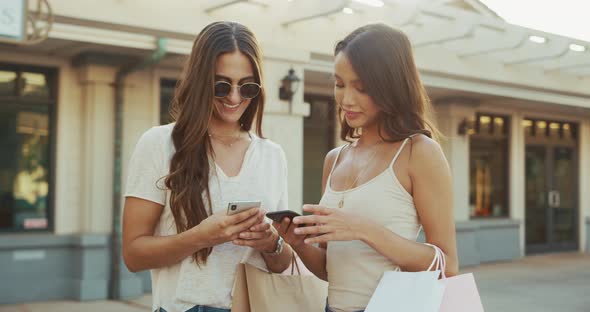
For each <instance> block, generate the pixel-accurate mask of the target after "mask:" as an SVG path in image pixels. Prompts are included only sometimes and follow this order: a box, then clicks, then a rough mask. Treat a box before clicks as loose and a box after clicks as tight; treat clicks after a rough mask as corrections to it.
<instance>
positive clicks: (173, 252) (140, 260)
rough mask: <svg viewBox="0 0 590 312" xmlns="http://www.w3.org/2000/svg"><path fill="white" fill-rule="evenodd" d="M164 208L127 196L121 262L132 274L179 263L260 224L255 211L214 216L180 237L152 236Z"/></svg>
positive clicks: (178, 235) (258, 215) (176, 235)
mask: <svg viewBox="0 0 590 312" xmlns="http://www.w3.org/2000/svg"><path fill="white" fill-rule="evenodd" d="M163 209H164V207H163V206H162V205H160V204H158V203H155V202H152V201H149V200H144V199H140V198H136V197H127V198H126V199H125V207H124V212H123V259H124V260H125V264H126V265H127V268H128V269H129V270H130V271H131V272H138V271H143V270H147V269H154V268H161V267H166V266H171V265H174V264H176V263H179V262H180V261H182V260H183V259H184V258H186V257H188V256H191V255H192V254H193V253H195V252H197V251H198V250H201V249H203V248H208V247H212V246H215V245H218V244H221V243H223V242H226V241H231V240H232V239H236V238H237V237H238V234H239V233H241V232H242V231H244V230H246V229H248V228H249V227H251V226H253V225H255V224H257V223H259V222H260V219H261V218H260V214H259V213H258V209H250V210H247V211H244V212H242V213H239V214H236V215H233V216H225V215H223V216H221V215H213V216H211V217H209V218H207V219H205V220H204V221H203V222H201V223H200V224H199V225H197V226H195V227H193V228H191V229H189V230H188V231H185V232H182V233H180V234H175V235H169V236H154V230H155V228H156V225H157V223H158V220H159V219H160V215H161V213H162V210H163Z"/></svg>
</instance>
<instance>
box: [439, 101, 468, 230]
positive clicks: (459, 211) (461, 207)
mask: <svg viewBox="0 0 590 312" xmlns="http://www.w3.org/2000/svg"><path fill="white" fill-rule="evenodd" d="M435 109H436V116H437V124H438V126H439V129H440V131H441V132H442V134H443V136H444V137H443V138H442V140H441V146H442V149H443V151H444V153H445V156H446V157H447V161H448V162H449V165H450V167H451V174H452V178H453V201H454V207H453V208H454V212H455V221H459V222H460V221H468V220H469V217H470V213H469V136H468V135H466V134H465V135H460V134H459V133H458V130H459V126H460V125H461V123H462V122H464V121H466V120H469V119H473V118H474V116H475V110H474V104H473V102H469V101H466V100H460V99H458V100H455V99H453V100H443V101H439V102H437V103H436V108H435Z"/></svg>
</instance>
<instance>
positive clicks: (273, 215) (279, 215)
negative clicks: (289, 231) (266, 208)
mask: <svg viewBox="0 0 590 312" xmlns="http://www.w3.org/2000/svg"><path fill="white" fill-rule="evenodd" d="M266 216H267V217H268V218H269V219H271V220H273V221H275V222H279V223H281V222H283V219H284V218H289V219H291V221H292V220H293V218H295V217H299V216H301V215H300V214H298V213H297V212H295V211H292V210H279V211H271V212H267V213H266Z"/></svg>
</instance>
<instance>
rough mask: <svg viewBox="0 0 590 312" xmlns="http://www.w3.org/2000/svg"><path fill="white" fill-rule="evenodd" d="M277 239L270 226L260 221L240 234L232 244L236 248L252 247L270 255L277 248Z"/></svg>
mask: <svg viewBox="0 0 590 312" xmlns="http://www.w3.org/2000/svg"><path fill="white" fill-rule="evenodd" d="M277 239H278V236H277V234H276V233H275V232H274V231H273V230H272V228H271V226H270V224H269V223H266V222H264V221H262V222H261V223H258V224H256V225H254V226H252V227H250V228H249V229H248V230H246V231H244V232H242V233H240V235H239V236H238V238H237V239H235V240H234V241H233V243H234V244H236V245H238V246H247V247H252V248H253V249H255V250H257V251H261V252H266V253H272V252H274V251H275V250H276V248H277Z"/></svg>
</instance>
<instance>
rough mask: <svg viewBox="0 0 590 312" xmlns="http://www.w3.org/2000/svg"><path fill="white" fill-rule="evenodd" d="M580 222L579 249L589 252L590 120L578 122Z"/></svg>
mask: <svg viewBox="0 0 590 312" xmlns="http://www.w3.org/2000/svg"><path fill="white" fill-rule="evenodd" d="M579 142H580V154H579V155H580V160H579V168H580V174H579V177H580V182H579V183H580V186H579V189H578V190H579V191H578V192H579V194H580V202H579V207H580V208H579V211H580V214H579V215H580V217H579V219H580V224H579V229H580V232H579V241H580V251H586V253H590V193H588V190H589V189H590V120H584V121H582V122H581V123H580V139H579Z"/></svg>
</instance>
